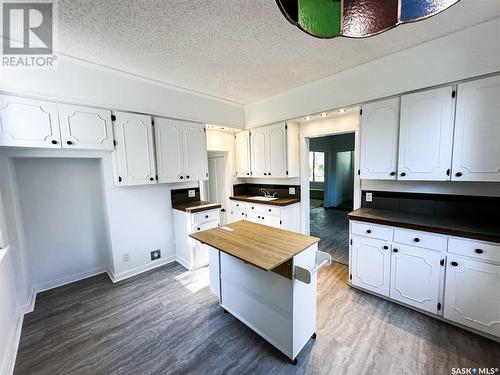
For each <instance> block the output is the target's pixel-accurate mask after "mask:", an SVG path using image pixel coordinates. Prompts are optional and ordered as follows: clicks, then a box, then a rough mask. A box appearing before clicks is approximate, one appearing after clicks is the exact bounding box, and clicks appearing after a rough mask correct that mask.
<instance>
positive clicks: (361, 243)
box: [349, 236, 391, 297]
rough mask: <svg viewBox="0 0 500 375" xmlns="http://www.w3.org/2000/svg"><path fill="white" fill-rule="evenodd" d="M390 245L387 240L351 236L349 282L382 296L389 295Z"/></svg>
mask: <svg viewBox="0 0 500 375" xmlns="http://www.w3.org/2000/svg"><path fill="white" fill-rule="evenodd" d="M390 248H391V245H390V243H389V242H387V241H383V240H376V239H373V238H368V237H361V236H352V247H351V260H350V265H349V266H350V273H351V274H350V278H351V283H352V284H353V285H355V286H358V287H360V288H363V289H367V290H370V291H372V292H375V293H377V294H381V295H383V296H387V297H388V296H389V287H390V285H389V280H390V276H391V272H390V268H391V253H390V251H391V249H390Z"/></svg>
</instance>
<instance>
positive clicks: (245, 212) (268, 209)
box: [229, 200, 300, 232]
mask: <svg viewBox="0 0 500 375" xmlns="http://www.w3.org/2000/svg"><path fill="white" fill-rule="evenodd" d="M229 220H230V222H235V221H239V220H248V221H251V222H254V223H258V224H264V225H269V226H271V227H275V228H280V229H285V230H289V231H292V232H300V203H294V204H290V205H288V206H281V207H280V206H273V205H270V204H261V203H251V202H243V201H236V200H232V201H231V215H230V217H229Z"/></svg>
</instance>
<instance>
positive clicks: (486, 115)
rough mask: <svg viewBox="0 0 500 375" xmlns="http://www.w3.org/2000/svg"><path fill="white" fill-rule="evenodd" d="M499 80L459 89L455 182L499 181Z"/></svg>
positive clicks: (498, 78) (454, 150) (494, 78)
mask: <svg viewBox="0 0 500 375" xmlns="http://www.w3.org/2000/svg"><path fill="white" fill-rule="evenodd" d="M498 103H500V77H499V76H495V77H489V78H484V79H480V80H477V81H472V82H467V83H464V84H461V85H459V86H458V96H457V112H456V123H455V139H454V144H453V173H452V178H451V179H452V180H456V181H500V147H498V144H499V140H500V106H499V105H498Z"/></svg>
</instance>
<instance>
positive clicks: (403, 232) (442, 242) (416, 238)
mask: <svg viewBox="0 0 500 375" xmlns="http://www.w3.org/2000/svg"><path fill="white" fill-rule="evenodd" d="M394 242H397V243H402V244H405V245H411V246H417V247H423V248H425V249H432V250H437V251H441V250H444V249H445V248H446V236H442V235H440V234H434V233H429V232H420V231H417V230H409V229H400V228H394Z"/></svg>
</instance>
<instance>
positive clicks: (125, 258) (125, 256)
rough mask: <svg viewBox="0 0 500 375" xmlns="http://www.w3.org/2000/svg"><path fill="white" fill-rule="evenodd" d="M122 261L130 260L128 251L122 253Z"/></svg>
mask: <svg viewBox="0 0 500 375" xmlns="http://www.w3.org/2000/svg"><path fill="white" fill-rule="evenodd" d="M122 261H124V262H130V254H129V253H123V254H122Z"/></svg>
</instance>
